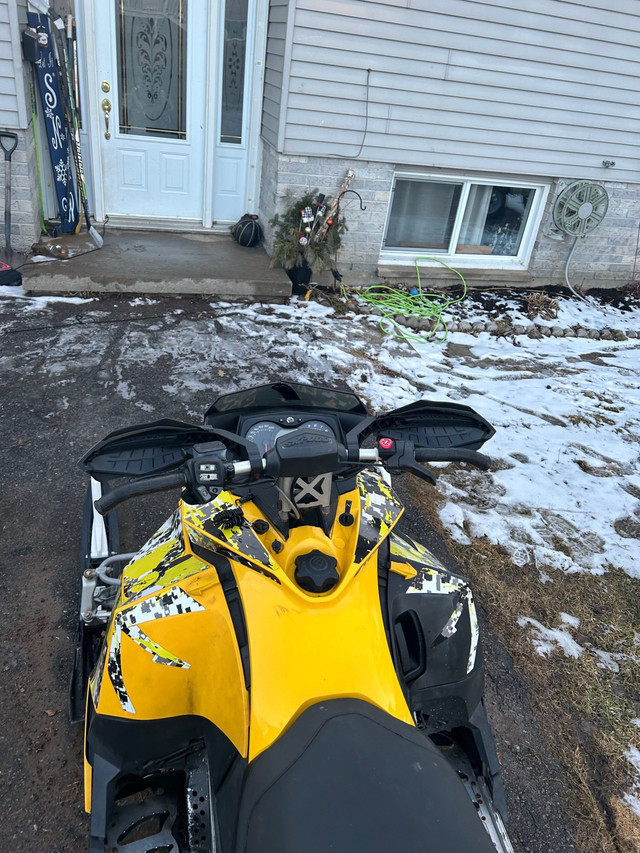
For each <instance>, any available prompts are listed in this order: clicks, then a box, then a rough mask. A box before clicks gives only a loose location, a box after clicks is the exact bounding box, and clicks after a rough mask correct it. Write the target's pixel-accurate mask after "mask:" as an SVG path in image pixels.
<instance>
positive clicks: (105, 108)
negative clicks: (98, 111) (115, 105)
mask: <svg viewBox="0 0 640 853" xmlns="http://www.w3.org/2000/svg"><path fill="white" fill-rule="evenodd" d="M100 106H101V107H102V112H103V113H104V127H105V131H104V138H105V139H111V134H110V133H109V113H110V112H111V101H110V100H109V99H108V98H103V99H102V103H101V104H100Z"/></svg>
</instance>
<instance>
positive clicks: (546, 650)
mask: <svg viewBox="0 0 640 853" xmlns="http://www.w3.org/2000/svg"><path fill="white" fill-rule="evenodd" d="M518 625H520V627H521V628H525V627H527V626H529V627H531V629H532V631H531V633H532V635H533V639H532V642H533V645H534V646H535V648H536V651H537V652H538V654H539V655H541V656H542V657H548V656H549V655H550V654H551V653H552V652H553V651H555V649H557V648H560V649H561V650H562V651H563V652H564V653H565V655H566V656H567V657H571V658H579V657H580V655H581V654H582V653H583V651H584V649H583V648H582V646H581V645H579V644H578V643H576V641H575V640H574V639H573V637H572V636H571V634H569V632H568V631H565V630H563V629H562V628H545V626H544V625H542V624H541V623H540V622H538V621H537V620H536V619H531V618H530V617H528V616H520V618H519V619H518Z"/></svg>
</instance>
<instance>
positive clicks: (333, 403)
mask: <svg viewBox="0 0 640 853" xmlns="http://www.w3.org/2000/svg"><path fill="white" fill-rule="evenodd" d="M283 404H286V405H287V406H295V407H298V406H300V407H304V408H317V409H333V410H335V411H339V412H354V413H356V414H362V415H366V414H367V410H366V409H365V407H364V404H363V403H362V401H361V400H360V398H359V397H356V395H355V394H352V393H351V392H350V391H336V390H335V389H333V388H318V387H316V386H315V385H303V384H301V383H299V382H276V383H274V384H273V385H262V386H260V387H259V388H249V389H248V390H246V391H234V392H233V393H231V394H224V395H223V396H222V397H218V399H217V400H216V401H215V402H214V403H213V404H212V405H211V407H210V408H209V410H208V411H207V413H206V415H205V417H207V416H208V415H213V414H216V413H221V412H231V411H234V410H237V409H242V410H246V409H272V408H274V407H277V406H282V405H283Z"/></svg>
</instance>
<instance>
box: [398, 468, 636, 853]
mask: <svg viewBox="0 0 640 853" xmlns="http://www.w3.org/2000/svg"><path fill="white" fill-rule="evenodd" d="M410 488H411V491H412V493H413V495H414V499H415V502H416V504H417V505H418V506H419V507H420V509H421V510H422V511H423V512H424V513H425V515H426V517H427V518H428V520H429V521H430V523H431V524H432V526H433V527H434V528H435V529H436V530H437V531H439V532H442V533H443V536H444V538H445V540H447V541H448V538H447V537H446V534H444V532H443V529H442V524H441V522H440V519H439V517H438V515H437V506H436V505H434V491H433V490H429V491H427V490H426V489H425V488H424V487H423V486H421V485H420V484H417V483H412V484H411V486H410ZM436 500H437V498H436ZM448 547H449V551H450V553H451V555H452V556H453V557H454V558H455V559H456V560H457V561H458V562H459V563H460V564H461V566H462V568H463V571H464V572H465V573H466V574H467V575H468V576H469V577H470V578H471V580H472V583H473V588H474V590H475V593H476V597H477V599H478V601H479V603H480V605H481V606H482V607H483V608H484V610H485V611H486V612H487V615H488V619H489V623H490V626H491V630H492V631H493V633H494V634H495V635H496V636H497V637H498V639H500V641H501V642H502V643H503V644H504V646H505V647H506V648H507V650H508V651H509V652H510V654H511V655H512V657H513V659H514V663H515V666H516V668H517V670H518V673H519V674H520V676H521V677H522V679H523V681H524V682H525V684H526V686H527V689H528V692H529V697H530V701H531V704H532V707H533V709H534V713H535V714H536V716H537V718H538V721H539V723H540V726H541V729H542V730H543V731H544V732H545V733H546V735H547V737H548V741H549V746H550V748H551V750H552V751H553V753H554V755H555V756H556V758H557V759H558V761H559V762H560V763H561V764H562V765H563V767H564V768H565V771H566V778H567V782H568V785H569V790H568V792H567V795H568V804H569V807H570V808H571V810H572V812H573V813H574V814H575V815H576V816H577V818H578V837H577V838H576V844H577V846H578V849H579V850H580V851H581V853H638V851H639V850H640V819H638V818H637V816H636V815H634V814H633V812H631V811H630V810H629V809H628V808H624V807H623V806H622V804H621V803H620V797H621V796H623V795H624V793H625V791H627V790H628V789H629V787H630V782H631V778H630V775H629V765H628V762H627V761H626V759H625V757H624V753H625V751H626V750H627V749H628V747H629V745H630V744H633V745H635V746H636V747H638V748H640V729H638V728H637V727H636V726H634V725H632V724H631V722H630V721H631V719H633V718H638V717H640V634H639V633H638V631H640V628H639V626H638V600H639V594H638V589H637V581H633V580H632V579H631V578H630V577H629V576H628V575H626V574H625V573H624V572H622V571H621V570H619V569H616V568H611V569H610V571H609V572H607V574H605V575H603V576H596V575H588V574H573V575H564V574H562V573H560V572H557V571H555V572H552V570H550V569H545V570H546V571H548V572H549V573H552V576H553V580H552V582H547V583H542V582H541V580H540V574H539V571H538V569H537V567H535V566H533V565H528V566H524V567H519V566H516V565H515V564H513V563H512V562H511V561H510V560H509V558H508V556H507V554H506V552H505V550H504V549H502V548H500V547H496V546H494V545H492V544H491V543H490V542H488V541H486V540H475V541H474V542H473V544H472V545H471V546H465V545H461V544H459V543H456V542H449V541H448ZM540 568H543V567H540ZM561 613H568V614H570V615H571V616H574V617H576V618H577V619H579V620H580V625H579V627H578V628H570V627H569V626H568V625H566V624H564V625H563V624H562V622H561V617H560V614H561ZM520 616H525V617H530V618H533V619H535V620H537V621H538V622H540V623H542V624H543V625H544V626H546V627H548V628H560V627H563V628H565V629H567V630H568V631H569V632H570V633H571V636H572V637H573V639H574V640H575V641H576V642H577V643H579V644H580V646H582V647H583V648H584V650H585V651H584V652H583V653H582V654H581V655H580V657H579V658H577V659H574V658H570V657H566V656H565V655H564V653H563V652H562V651H560V650H557V651H554V652H552V653H551V654H550V655H549V656H548V657H542V656H541V655H539V654H538V653H537V651H536V649H535V647H534V645H533V643H532V641H531V632H530V628H528V627H524V628H522V627H520V626H519V625H518V618H519V617H520ZM607 664H608V665H609V666H611V667H612V668H607ZM616 668H617V671H614V670H615V669H616Z"/></svg>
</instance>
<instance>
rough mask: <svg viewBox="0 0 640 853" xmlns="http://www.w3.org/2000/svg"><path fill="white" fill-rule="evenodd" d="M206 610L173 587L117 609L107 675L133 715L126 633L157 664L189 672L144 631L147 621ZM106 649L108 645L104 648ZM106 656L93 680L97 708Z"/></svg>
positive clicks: (178, 660)
mask: <svg viewBox="0 0 640 853" xmlns="http://www.w3.org/2000/svg"><path fill="white" fill-rule="evenodd" d="M204 609H205V608H204V607H203V606H202V605H201V604H199V603H198V602H197V601H196V600H195V599H193V598H191V596H190V595H188V594H187V593H186V592H185V591H184V590H183V589H180V587H177V586H176V587H173V588H172V589H169V590H167V591H166V592H163V593H161V594H159V595H155V596H152V597H151V598H145V599H144V601H140V602H138V603H137V604H134V605H132V606H130V607H126V608H123V609H121V610H117V611H116V612H115V616H114V618H113V623H112V625H111V626H110V633H111V642H110V644H109V652H108V655H109V659H108V662H107V672H108V674H109V680H110V681H111V684H112V685H113V689H114V690H115V691H116V693H117V695H118V699H119V701H120V704H121V706H122V708H123V709H124V710H125V711H127V712H128V713H129V714H135V713H136V711H135V708H134V706H133V702H132V701H131V699H130V697H129V694H128V692H127V689H126V685H125V683H124V678H123V675H122V634H123V633H124V634H126V635H127V636H128V637H130V638H131V639H132V640H133V641H134V643H136V644H137V645H138V646H140V648H141V649H144V650H145V651H146V652H148V653H149V654H151V655H152V656H153V662H154V663H158V664H164V665H165V666H176V667H181V668H182V669H189V668H190V664H189V663H187V661H184V660H182V659H181V658H179V657H178V656H177V655H174V654H173V653H172V652H170V651H168V650H167V649H165V648H163V647H162V646H161V645H159V644H158V643H156V642H154V641H153V640H152V639H151V638H150V637H148V636H147V635H146V634H145V632H144V631H143V630H142V628H140V625H142V624H144V623H145V622H151V621H153V620H155V619H165V618H167V617H169V616H181V615H184V614H187V613H195V612H196V611H198V610H204ZM103 648H105V649H106V644H105V646H104V647H103ZM104 662H105V661H104V655H103V656H102V657H101V660H99V661H98V665H97V666H96V669H95V672H94V676H93V678H92V684H91V687H92V692H93V699H94V703H95V704H96V705H97V704H98V702H99V699H100V688H101V682H102V677H103V672H104Z"/></svg>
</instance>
